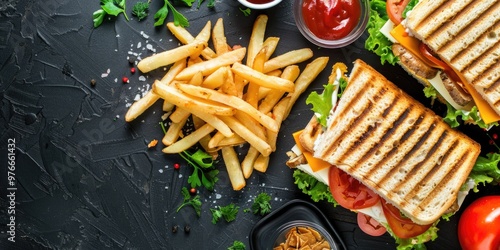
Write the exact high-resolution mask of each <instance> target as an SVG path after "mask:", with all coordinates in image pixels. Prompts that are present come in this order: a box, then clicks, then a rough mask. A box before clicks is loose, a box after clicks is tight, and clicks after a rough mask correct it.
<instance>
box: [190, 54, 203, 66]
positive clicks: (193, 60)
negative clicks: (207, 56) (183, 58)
mask: <svg viewBox="0 0 500 250" xmlns="http://www.w3.org/2000/svg"><path fill="white" fill-rule="evenodd" d="M200 62H203V59H201V57H199V56H191V57H189V59H188V61H187V67H189V66H191V65H193V64H197V63H200Z"/></svg>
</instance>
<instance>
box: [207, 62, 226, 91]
mask: <svg viewBox="0 0 500 250" xmlns="http://www.w3.org/2000/svg"><path fill="white" fill-rule="evenodd" d="M228 73H229V69H228V67H220V68H218V69H217V70H216V71H214V73H212V74H210V75H208V76H207V77H206V78H205V80H203V82H202V83H201V86H202V87H204V88H209V89H216V88H218V87H220V86H221V85H222V84H224V83H225V82H226V80H227V77H228Z"/></svg>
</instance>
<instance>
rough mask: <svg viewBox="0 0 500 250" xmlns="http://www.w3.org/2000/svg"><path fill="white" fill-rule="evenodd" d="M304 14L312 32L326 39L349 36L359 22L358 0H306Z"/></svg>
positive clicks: (303, 8) (303, 6) (303, 7)
mask: <svg viewBox="0 0 500 250" xmlns="http://www.w3.org/2000/svg"><path fill="white" fill-rule="evenodd" d="M302 15H303V17H304V21H305V23H306V25H307V27H308V28H309V30H311V32H312V33H313V34H314V35H316V36H317V37H319V38H322V39H325V40H334V39H340V38H343V37H345V36H347V35H348V34H349V33H350V32H351V31H352V30H353V29H354V27H356V25H357V24H358V21H359V18H360V16H361V6H360V3H359V1H358V0H304V2H303V3H302Z"/></svg>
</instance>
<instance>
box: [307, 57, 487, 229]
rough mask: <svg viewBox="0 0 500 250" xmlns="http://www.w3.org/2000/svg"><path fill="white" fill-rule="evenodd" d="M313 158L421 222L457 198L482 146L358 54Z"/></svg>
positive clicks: (437, 215)
mask: <svg viewBox="0 0 500 250" xmlns="http://www.w3.org/2000/svg"><path fill="white" fill-rule="evenodd" d="M329 119H331V122H330V124H329V125H328V127H327V128H326V129H325V130H324V131H323V133H321V134H320V135H319V136H318V137H317V139H316V141H315V144H314V157H316V158H320V159H323V160H325V161H327V162H329V163H331V164H333V165H336V166H338V167H339V168H340V169H342V170H343V171H345V172H347V173H349V174H350V175H351V176H353V177H354V178H356V179H358V180H359V181H361V182H362V183H363V184H365V185H366V186H368V187H369V188H371V189H372V190H374V191H375V192H376V193H378V194H379V195H380V196H381V197H383V198H384V199H385V200H386V201H388V202H390V203H392V204H393V205H395V206H396V207H397V208H399V209H400V210H401V211H402V212H403V213H404V214H405V215H406V216H408V217H409V218H411V219H412V220H413V221H414V222H416V223H418V224H430V223H433V222H435V221H436V220H437V219H438V218H440V217H441V215H442V214H443V213H444V212H445V211H446V210H447V209H448V208H449V207H450V206H452V205H453V204H454V202H455V201H456V199H457V194H458V192H459V190H460V187H461V186H462V184H463V183H464V182H465V181H466V179H467V177H468V175H469V173H470V171H471V169H472V167H473V166H474V163H475V161H476V159H477V157H478V155H479V152H480V145H479V144H478V143H476V142H475V141H473V140H472V139H470V138H469V137H467V136H466V135H464V134H462V133H460V132H458V131H456V130H453V129H451V128H450V127H449V126H448V125H447V124H446V123H445V122H443V120H442V118H441V117H439V116H437V115H436V114H434V113H433V111H431V110H430V109H427V108H426V107H424V106H423V105H422V104H421V103H419V102H418V101H416V100H414V99H413V98H412V97H410V96H409V95H407V94H406V93H404V92H403V91H402V90H401V89H399V88H398V87H397V86H396V85H394V84H393V83H391V82H390V81H388V80H387V79H386V78H385V77H384V76H382V75H381V74H380V73H378V72H377V71H376V70H375V69H373V68H371V67H370V66H369V65H367V64H366V63H364V62H363V61H361V60H357V61H356V62H355V64H354V67H353V69H352V72H351V75H350V77H349V84H348V86H347V88H346V90H345V92H344V93H343V95H342V98H341V99H340V101H339V103H338V105H337V108H336V109H335V111H334V112H333V114H332V117H330V118H329Z"/></svg>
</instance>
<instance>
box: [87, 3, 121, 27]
mask: <svg viewBox="0 0 500 250" xmlns="http://www.w3.org/2000/svg"><path fill="white" fill-rule="evenodd" d="M121 13H123V15H124V16H125V19H127V21H128V20H129V19H128V16H127V12H126V11H125V0H101V8H100V9H98V10H96V11H94V13H93V14H92V17H93V21H94V27H95V28H97V27H99V25H101V24H102V22H103V21H104V17H105V16H106V15H112V16H118V15H120V14H121Z"/></svg>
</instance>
